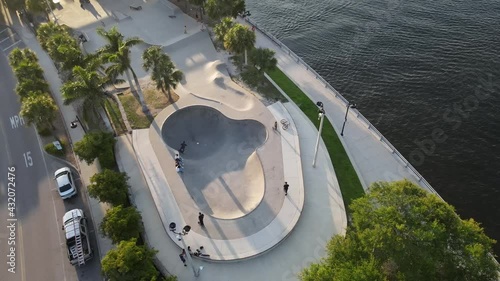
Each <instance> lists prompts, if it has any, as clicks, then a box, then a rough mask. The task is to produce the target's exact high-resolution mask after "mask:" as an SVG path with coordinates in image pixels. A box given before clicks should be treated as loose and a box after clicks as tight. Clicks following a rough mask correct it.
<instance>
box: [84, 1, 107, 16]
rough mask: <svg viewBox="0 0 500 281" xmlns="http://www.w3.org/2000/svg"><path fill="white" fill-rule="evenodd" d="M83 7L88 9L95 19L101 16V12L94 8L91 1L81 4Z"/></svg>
mask: <svg viewBox="0 0 500 281" xmlns="http://www.w3.org/2000/svg"><path fill="white" fill-rule="evenodd" d="M83 6H84V7H85V9H86V10H87V11H89V12H90V13H91V14H92V15H93V16H94V17H95V18H96V19H99V18H102V16H101V14H99V12H98V11H97V10H96V9H95V7H94V5H92V3H90V2H88V3H85V4H83Z"/></svg>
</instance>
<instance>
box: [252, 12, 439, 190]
mask: <svg viewBox="0 0 500 281" xmlns="http://www.w3.org/2000/svg"><path fill="white" fill-rule="evenodd" d="M244 19H245V21H246V22H248V23H249V24H250V25H252V26H253V27H255V29H256V30H258V31H259V32H260V33H262V34H263V35H265V36H266V37H267V38H269V39H270V40H271V41H273V42H274V43H275V44H276V45H277V46H278V47H280V49H281V50H283V51H284V52H285V53H287V54H288V55H289V56H290V57H291V58H292V59H293V60H295V61H296V62H297V64H299V65H302V66H303V67H304V68H305V69H306V70H307V71H309V72H311V73H312V74H313V75H314V76H315V77H316V79H318V80H319V81H320V82H321V83H322V84H323V85H325V88H326V89H327V90H329V92H330V93H331V94H332V95H333V96H334V97H335V98H337V99H339V100H340V101H341V102H342V103H343V104H344V105H345V106H348V104H349V102H348V101H347V100H346V99H345V98H344V97H343V96H342V95H341V94H340V93H339V92H338V91H337V90H335V88H333V87H332V85H330V83H328V82H327V81H326V80H325V79H323V77H321V75H319V74H318V73H317V72H316V71H315V70H314V69H313V68H311V67H310V66H309V65H308V64H307V63H306V62H305V61H304V60H302V58H300V57H299V56H298V55H297V54H295V53H294V52H293V51H292V50H290V49H289V48H288V47H287V46H286V45H285V44H283V43H282V42H281V41H280V40H278V39H277V38H276V37H274V36H273V35H272V34H270V33H268V32H267V31H265V30H263V29H262V28H260V27H259V26H258V25H257V24H256V23H255V22H253V21H252V20H251V19H250V18H248V17H245V18H244ZM351 112H352V113H353V114H355V116H356V118H358V119H359V120H360V121H361V122H362V123H364V125H365V126H366V128H367V129H368V130H369V131H370V132H371V133H372V134H373V135H374V136H375V138H376V139H378V140H379V141H380V142H381V143H382V144H383V145H384V147H385V148H387V150H389V151H390V152H391V153H392V155H393V156H394V157H395V158H396V159H397V160H398V161H400V162H401V163H402V164H403V165H404V167H405V168H406V169H408V171H409V172H410V173H411V174H413V175H415V177H416V178H417V180H418V182H419V183H420V185H421V186H423V187H425V188H427V189H428V190H429V191H430V192H432V193H434V194H436V195H437V196H439V197H440V198H441V196H440V195H439V194H438V193H437V192H436V191H435V190H434V188H432V186H431V185H430V184H429V183H428V182H427V181H426V180H425V179H424V177H423V176H422V175H421V174H420V173H419V172H418V171H417V169H415V167H413V166H412V165H411V164H410V162H408V160H406V158H405V157H404V156H403V155H402V154H401V153H400V152H399V151H398V150H397V149H396V148H395V147H394V146H393V145H392V144H391V143H390V142H389V141H388V140H387V139H386V138H385V137H384V136H383V135H382V134H381V133H380V132H379V131H378V130H377V129H376V128H375V126H373V124H372V123H370V121H368V119H366V118H365V117H364V116H363V114H361V113H360V112H359V111H358V110H357V109H353V110H352V111H351Z"/></svg>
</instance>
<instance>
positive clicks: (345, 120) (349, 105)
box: [340, 102, 356, 136]
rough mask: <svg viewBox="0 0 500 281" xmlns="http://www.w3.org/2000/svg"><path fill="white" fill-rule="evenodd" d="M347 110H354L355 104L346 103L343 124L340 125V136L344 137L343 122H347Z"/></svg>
mask: <svg viewBox="0 0 500 281" xmlns="http://www.w3.org/2000/svg"><path fill="white" fill-rule="evenodd" d="M349 108H356V104H355V103H351V102H348V103H347V108H346V110H345V117H344V124H343V125H342V131H341V132H340V135H341V136H344V128H345V122H347V113H349Z"/></svg>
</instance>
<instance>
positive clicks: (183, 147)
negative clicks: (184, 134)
mask: <svg viewBox="0 0 500 281" xmlns="http://www.w3.org/2000/svg"><path fill="white" fill-rule="evenodd" d="M186 146H187V144H186V142H185V141H182V143H181V149H179V152H180V153H181V154H184V150H185V149H186Z"/></svg>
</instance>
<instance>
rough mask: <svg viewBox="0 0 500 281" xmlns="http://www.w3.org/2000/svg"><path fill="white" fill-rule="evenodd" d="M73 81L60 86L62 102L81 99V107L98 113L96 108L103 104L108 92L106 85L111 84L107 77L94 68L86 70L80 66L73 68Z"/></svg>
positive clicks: (66, 102)
mask: <svg viewBox="0 0 500 281" xmlns="http://www.w3.org/2000/svg"><path fill="white" fill-rule="evenodd" d="M73 78H74V79H73V81H69V82H66V83H65V84H64V85H63V86H62V87H61V93H62V96H63V98H64V104H66V105H68V104H70V103H72V102H74V101H78V100H83V108H84V109H86V110H89V109H90V110H92V111H93V112H94V113H96V114H98V108H99V107H103V106H104V101H105V100H106V97H107V95H108V93H107V92H106V87H107V86H109V85H111V80H110V79H109V77H106V76H102V75H99V74H98V73H97V72H96V71H95V70H87V69H84V68H82V67H81V66H75V67H74V68H73Z"/></svg>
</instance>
